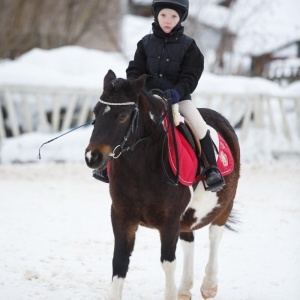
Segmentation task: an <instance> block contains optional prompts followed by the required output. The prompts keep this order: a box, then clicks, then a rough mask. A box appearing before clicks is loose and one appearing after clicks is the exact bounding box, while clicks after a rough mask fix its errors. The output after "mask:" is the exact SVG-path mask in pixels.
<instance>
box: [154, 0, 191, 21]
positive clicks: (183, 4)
mask: <svg viewBox="0 0 300 300" xmlns="http://www.w3.org/2000/svg"><path fill="white" fill-rule="evenodd" d="M163 5H166V6H168V5H171V6H174V7H176V8H178V9H180V10H181V11H182V12H183V14H182V17H181V20H180V21H181V22H183V21H184V20H185V19H186V18H187V16H188V13H189V1H188V0H169V1H168V0H153V1H152V15H153V16H154V17H156V14H155V8H156V7H157V6H163Z"/></svg>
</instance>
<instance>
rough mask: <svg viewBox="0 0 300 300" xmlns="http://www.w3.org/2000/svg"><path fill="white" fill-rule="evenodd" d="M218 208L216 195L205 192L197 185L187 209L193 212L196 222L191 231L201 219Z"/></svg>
mask: <svg viewBox="0 0 300 300" xmlns="http://www.w3.org/2000/svg"><path fill="white" fill-rule="evenodd" d="M218 206H219V204H218V197H217V193H213V192H210V191H205V190H204V187H203V185H202V184H199V185H198V187H197V189H196V191H195V192H194V196H193V201H192V203H191V204H190V206H189V208H192V209H194V210H195V213H194V217H195V218H196V222H195V223H194V224H193V225H192V227H191V229H193V228H194V227H196V226H197V225H199V224H200V223H201V221H202V219H203V218H205V217H206V216H207V215H208V214H209V213H210V212H212V211H213V210H214V209H215V208H216V207H218Z"/></svg>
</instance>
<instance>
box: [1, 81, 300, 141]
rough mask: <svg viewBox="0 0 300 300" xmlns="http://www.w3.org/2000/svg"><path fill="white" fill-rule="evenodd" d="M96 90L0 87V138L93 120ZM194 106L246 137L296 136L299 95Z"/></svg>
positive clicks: (217, 99)
mask: <svg viewBox="0 0 300 300" xmlns="http://www.w3.org/2000/svg"><path fill="white" fill-rule="evenodd" d="M100 94H101V91H100V90H98V91H97V90H87V89H74V88H51V87H24V86H1V87H0V138H5V137H8V136H18V135H20V134H23V133H27V132H45V133H51V132H58V131H65V130H67V129H69V128H72V127H75V126H77V125H80V124H82V123H84V122H85V121H87V120H89V119H91V118H93V115H92V109H93V107H94V105H95V103H96V102H97V100H98V98H99V96H100ZM193 99H194V101H195V103H196V105H197V106H198V107H200V106H201V107H208V108H212V109H215V110H217V111H218V112H220V113H222V114H223V115H224V116H225V117H227V118H228V120H229V121H230V123H231V124H232V125H233V126H236V127H239V128H241V139H242V140H246V139H247V136H248V133H249V130H252V129H251V128H267V129H268V130H269V131H270V132H272V133H282V134H284V136H285V137H286V138H287V139H289V140H291V139H292V138H295V137H296V138H298V139H300V95H299V97H284V96H269V95H259V94H257V95H256V94H252V95H246V96H245V95H237V94H234V95H231V94H217V93H210V94H194V96H193Z"/></svg>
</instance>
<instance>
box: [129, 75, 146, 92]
mask: <svg viewBox="0 0 300 300" xmlns="http://www.w3.org/2000/svg"><path fill="white" fill-rule="evenodd" d="M146 79H147V75H146V74H143V75H141V76H140V77H139V78H138V79H135V80H132V81H131V82H130V85H131V87H132V89H133V90H134V91H135V92H136V93H137V94H138V93H139V92H140V91H141V89H142V88H143V87H144V85H145V82H146Z"/></svg>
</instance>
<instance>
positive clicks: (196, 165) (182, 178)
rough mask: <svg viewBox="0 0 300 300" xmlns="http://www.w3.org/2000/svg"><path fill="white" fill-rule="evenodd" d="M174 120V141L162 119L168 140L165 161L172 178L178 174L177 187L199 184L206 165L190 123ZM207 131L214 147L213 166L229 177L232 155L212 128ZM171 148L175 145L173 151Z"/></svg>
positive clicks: (167, 122)
mask: <svg viewBox="0 0 300 300" xmlns="http://www.w3.org/2000/svg"><path fill="white" fill-rule="evenodd" d="M174 121H175V122H174V123H175V139H176V141H174V139H173V135H172V130H171V126H170V124H169V120H168V117H165V119H164V129H165V131H166V132H167V138H168V161H169V164H170V167H171V169H172V171H173V173H174V175H175V176H176V175H177V173H178V181H179V182H180V183H181V184H183V185H185V186H194V185H196V184H198V183H199V182H200V181H202V170H203V168H207V167H208V166H209V165H208V162H207V160H206V157H205V155H204V153H203V152H202V151H201V145H200V142H199V139H198V137H197V135H196V133H195V130H194V129H193V127H192V125H191V124H190V122H189V121H188V120H187V119H184V118H183V117H182V116H180V118H179V119H178V117H175V118H174ZM210 131H211V132H213V133H214V134H213V135H212V140H213V143H214V145H215V152H216V162H217V167H218V168H219V170H220V171H221V173H222V175H223V176H226V175H229V174H230V173H231V172H232V171H233V168H234V161H233V157H232V153H231V151H230V149H229V147H228V145H227V143H226V141H225V140H224V138H223V137H222V136H221V135H220V134H219V133H218V132H216V131H215V129H214V128H212V127H210ZM174 145H176V146H177V151H176V149H175V147H174ZM176 152H177V155H178V158H179V161H178V163H177V159H176ZM178 169H179V172H178Z"/></svg>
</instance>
